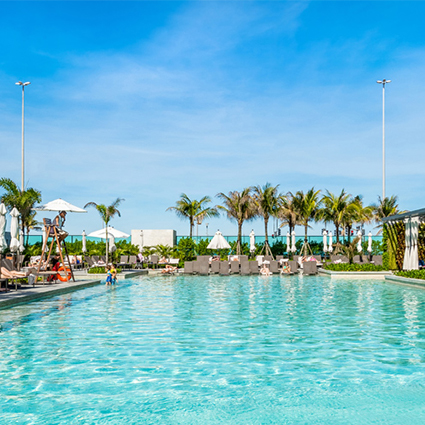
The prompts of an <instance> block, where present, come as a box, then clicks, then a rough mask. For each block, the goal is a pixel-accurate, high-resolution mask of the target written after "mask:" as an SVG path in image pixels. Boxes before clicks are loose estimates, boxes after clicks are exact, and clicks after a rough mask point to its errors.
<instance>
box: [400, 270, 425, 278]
mask: <svg viewBox="0 0 425 425" xmlns="http://www.w3.org/2000/svg"><path fill="white" fill-rule="evenodd" d="M394 274H395V275H396V276H402V277H410V278H412V279H425V270H409V271H399V272H395V273H394Z"/></svg>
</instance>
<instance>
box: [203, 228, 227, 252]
mask: <svg viewBox="0 0 425 425" xmlns="http://www.w3.org/2000/svg"><path fill="white" fill-rule="evenodd" d="M207 249H230V245H229V242H227V241H226V239H224V236H223V235H222V234H221V232H220V231H218V232H216V233H215V235H214V237H213V238H212V239H211V242H210V243H209V244H208V246H207Z"/></svg>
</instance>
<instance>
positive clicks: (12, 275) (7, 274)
mask: <svg viewBox="0 0 425 425" xmlns="http://www.w3.org/2000/svg"><path fill="white" fill-rule="evenodd" d="M31 272H32V270H28V271H27V272H17V271H16V270H12V271H10V270H7V269H6V267H2V268H1V275H0V277H2V278H6V279H16V278H19V277H28V276H29V275H30V273H31Z"/></svg>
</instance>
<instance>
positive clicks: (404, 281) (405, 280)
mask: <svg viewBox="0 0 425 425" xmlns="http://www.w3.org/2000/svg"><path fill="white" fill-rule="evenodd" d="M385 280H388V281H389V282H391V283H398V284H400V285H407V286H414V287H415V288H422V289H425V280H424V279H413V278H411V277H403V276H386V277H385Z"/></svg>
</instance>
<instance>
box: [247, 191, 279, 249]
mask: <svg viewBox="0 0 425 425" xmlns="http://www.w3.org/2000/svg"><path fill="white" fill-rule="evenodd" d="M278 187H279V185H277V186H272V185H271V184H270V183H266V184H265V185H264V186H263V187H261V186H256V187H254V197H253V199H254V203H255V206H256V209H257V215H259V216H261V217H263V220H264V230H265V242H264V243H265V246H266V247H267V246H268V245H269V235H268V229H267V228H268V224H269V219H270V217H276V216H277V214H278V212H279V208H280V205H281V202H282V195H281V194H280V193H278V191H277V189H278ZM266 249H267V248H266Z"/></svg>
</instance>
